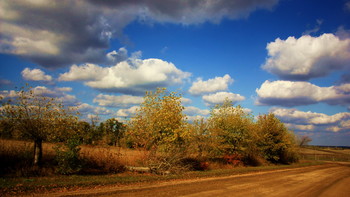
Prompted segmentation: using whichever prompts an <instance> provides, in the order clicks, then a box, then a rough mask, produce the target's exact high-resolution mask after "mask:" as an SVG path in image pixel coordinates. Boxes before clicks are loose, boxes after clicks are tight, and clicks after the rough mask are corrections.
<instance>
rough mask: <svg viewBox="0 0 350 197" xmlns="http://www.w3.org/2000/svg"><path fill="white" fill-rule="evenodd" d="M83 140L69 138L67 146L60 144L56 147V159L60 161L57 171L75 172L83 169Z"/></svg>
mask: <svg viewBox="0 0 350 197" xmlns="http://www.w3.org/2000/svg"><path fill="white" fill-rule="evenodd" d="M80 144H81V141H80V140H79V139H78V138H71V139H68V140H67V142H66V143H65V147H62V146H60V145H58V146H56V147H55V148H54V149H55V151H56V161H57V163H58V166H57V169H56V172H58V173H60V174H66V175H68V174H75V173H78V172H80V171H81V170H82V168H83V165H82V160H81V159H80V157H79V151H80V148H79V147H78V146H79V145H80Z"/></svg>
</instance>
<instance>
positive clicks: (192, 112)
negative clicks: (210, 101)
mask: <svg viewBox="0 0 350 197" xmlns="http://www.w3.org/2000/svg"><path fill="white" fill-rule="evenodd" d="M183 112H184V113H185V114H187V115H188V116H196V115H201V116H207V115H209V113H210V111H209V110H207V109H199V108H197V107H194V106H188V107H185V109H184V111H183Z"/></svg>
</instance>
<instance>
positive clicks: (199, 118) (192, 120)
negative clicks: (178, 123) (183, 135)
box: [186, 115, 206, 122]
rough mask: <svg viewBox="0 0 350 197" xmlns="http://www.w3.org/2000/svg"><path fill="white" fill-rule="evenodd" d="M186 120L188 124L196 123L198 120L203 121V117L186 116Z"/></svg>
mask: <svg viewBox="0 0 350 197" xmlns="http://www.w3.org/2000/svg"><path fill="white" fill-rule="evenodd" d="M186 118H187V119H186V120H187V121H188V122H194V121H198V120H202V119H205V118H206V117H205V116H201V115H194V116H186Z"/></svg>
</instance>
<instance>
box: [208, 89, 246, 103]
mask: <svg viewBox="0 0 350 197" xmlns="http://www.w3.org/2000/svg"><path fill="white" fill-rule="evenodd" d="M202 99H203V100H204V102H205V103H206V105H216V104H222V103H224V101H225V100H226V99H228V100H230V101H232V102H233V103H236V102H238V101H243V100H244V99H245V97H244V96H241V95H240V94H234V93H231V92H217V93H215V94H210V95H204V96H203V97H202Z"/></svg>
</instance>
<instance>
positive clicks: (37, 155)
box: [33, 139, 43, 167]
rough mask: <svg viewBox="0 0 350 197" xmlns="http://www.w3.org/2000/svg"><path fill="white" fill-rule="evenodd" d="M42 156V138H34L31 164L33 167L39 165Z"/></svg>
mask: <svg viewBox="0 0 350 197" xmlns="http://www.w3.org/2000/svg"><path fill="white" fill-rule="evenodd" d="M42 156H43V140H42V139H36V140H34V162H33V165H34V166H35V167H40V165H41V158H42Z"/></svg>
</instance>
